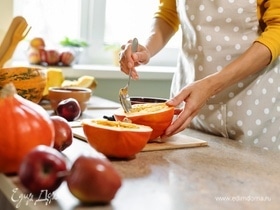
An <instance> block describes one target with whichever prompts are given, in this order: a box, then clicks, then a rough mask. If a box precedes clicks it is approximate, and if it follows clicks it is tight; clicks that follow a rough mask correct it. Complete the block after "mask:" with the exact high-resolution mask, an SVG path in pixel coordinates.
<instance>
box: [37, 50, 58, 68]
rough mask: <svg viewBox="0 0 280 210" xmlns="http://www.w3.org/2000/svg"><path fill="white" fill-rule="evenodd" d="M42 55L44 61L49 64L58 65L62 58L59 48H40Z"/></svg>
mask: <svg viewBox="0 0 280 210" xmlns="http://www.w3.org/2000/svg"><path fill="white" fill-rule="evenodd" d="M40 56H41V60H42V62H45V63H46V64H48V65H57V64H58V62H59V60H60V54H59V52H58V51H57V50H45V49H40Z"/></svg>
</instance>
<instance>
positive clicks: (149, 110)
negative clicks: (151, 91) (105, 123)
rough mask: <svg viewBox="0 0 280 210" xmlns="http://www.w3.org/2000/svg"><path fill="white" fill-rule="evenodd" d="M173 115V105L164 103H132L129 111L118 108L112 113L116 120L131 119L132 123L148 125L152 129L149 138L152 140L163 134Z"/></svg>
mask: <svg viewBox="0 0 280 210" xmlns="http://www.w3.org/2000/svg"><path fill="white" fill-rule="evenodd" d="M173 116H174V107H169V106H167V105H166V104H165V103H146V104H134V105H132V109H131V110H130V112H128V113H125V112H124V110H123V109H122V108H119V109H117V110H116V112H115V113H114V117H115V119H116V120H119V121H124V120H126V119H129V120H131V122H132V123H135V124H140V125H146V126H150V127H151V128H152V129H153V132H152V134H151V137H150V140H154V139H156V138H158V137H160V136H161V135H162V134H164V131H165V130H166V128H167V127H168V126H169V125H170V124H171V122H172V119H173Z"/></svg>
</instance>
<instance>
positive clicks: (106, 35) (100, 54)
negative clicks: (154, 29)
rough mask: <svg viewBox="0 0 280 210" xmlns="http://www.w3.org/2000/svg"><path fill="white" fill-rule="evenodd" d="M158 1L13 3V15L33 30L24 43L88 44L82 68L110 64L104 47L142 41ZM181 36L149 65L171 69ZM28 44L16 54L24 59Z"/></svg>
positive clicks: (25, 0) (41, 0)
mask: <svg viewBox="0 0 280 210" xmlns="http://www.w3.org/2000/svg"><path fill="white" fill-rule="evenodd" d="M157 4H158V0H141V1H139V0H47V1H46V0H36V1H34V0H14V15H23V16H24V17H25V18H26V19H27V21H28V23H29V24H30V25H31V26H32V30H31V31H30V33H29V35H28V37H27V39H30V38H32V37H34V36H42V37H44V38H45V39H46V40H47V42H46V44H47V46H49V47H59V41H60V40H61V39H63V38H64V37H66V36H68V37H70V38H79V39H83V40H85V41H87V42H88V43H89V45H90V46H89V47H88V48H87V49H86V50H85V51H84V53H83V54H82V57H81V61H80V62H82V63H85V64H110V63H111V61H112V55H111V52H109V51H106V49H105V44H112V43H119V44H124V43H126V42H127V40H128V39H131V38H133V37H137V38H138V39H139V41H140V42H141V40H144V38H145V37H146V35H147V33H148V32H149V27H150V25H149V24H150V22H151V21H150V19H151V18H152V17H153V13H154V11H155V10H156V8H157ZM179 43H180V35H179V34H178V35H177V36H175V37H174V38H173V39H172V40H171V41H170V42H169V44H168V46H167V47H166V49H165V50H163V51H162V52H161V53H159V54H158V55H157V56H155V57H154V58H153V59H152V61H151V64H154V65H159V64H161V65H162V64H164V65H169V66H172V65H173V66H174V65H175V64H176V59H177V48H178V46H179ZM26 45H27V42H25V43H24V42H22V43H21V46H20V47H19V49H18V50H17V54H16V56H17V58H18V59H25V58H24V49H26V48H27V46H26Z"/></svg>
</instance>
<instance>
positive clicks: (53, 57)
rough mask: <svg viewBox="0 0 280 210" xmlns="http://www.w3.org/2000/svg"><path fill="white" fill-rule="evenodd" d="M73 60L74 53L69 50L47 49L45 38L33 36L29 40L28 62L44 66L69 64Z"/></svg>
mask: <svg viewBox="0 0 280 210" xmlns="http://www.w3.org/2000/svg"><path fill="white" fill-rule="evenodd" d="M74 60H75V55H74V53H73V52H72V51H70V50H64V51H62V52H60V51H59V50H57V49H47V48H46V44H45V40H44V39H43V38H41V37H35V38H33V39H31V40H30V42H29V49H28V61H29V63H30V64H38V65H44V66H70V65H72V63H73V62H74Z"/></svg>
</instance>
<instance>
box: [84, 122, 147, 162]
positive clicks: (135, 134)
mask: <svg viewBox="0 0 280 210" xmlns="http://www.w3.org/2000/svg"><path fill="white" fill-rule="evenodd" d="M82 126H83V131H84V133H85V136H86V138H87V141H88V143H89V144H90V145H91V146H92V147H93V148H95V149H96V150H97V151H99V152H101V153H103V154H104V155H106V156H107V157H114V158H130V157H132V156H134V155H135V154H136V153H138V152H140V151H141V150H142V149H143V148H144V147H145V145H146V144H147V142H148V140H149V138H150V135H151V133H152V129H151V128H150V127H148V126H142V125H136V124H133V123H125V122H120V121H109V120H84V121H83V123H82Z"/></svg>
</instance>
